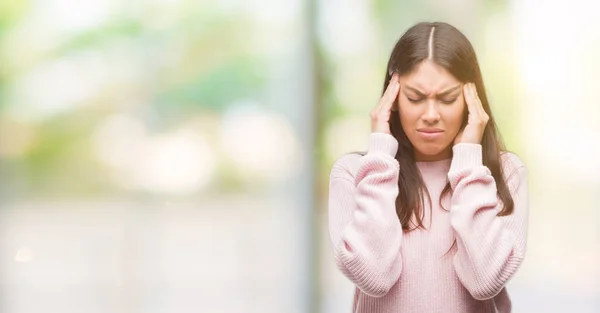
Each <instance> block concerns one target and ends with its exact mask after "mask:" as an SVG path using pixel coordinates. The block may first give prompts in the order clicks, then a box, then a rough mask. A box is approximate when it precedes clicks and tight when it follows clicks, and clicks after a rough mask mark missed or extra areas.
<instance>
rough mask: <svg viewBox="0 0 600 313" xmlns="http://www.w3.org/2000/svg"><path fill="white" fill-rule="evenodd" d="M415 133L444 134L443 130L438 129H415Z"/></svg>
mask: <svg viewBox="0 0 600 313" xmlns="http://www.w3.org/2000/svg"><path fill="white" fill-rule="evenodd" d="M417 131H418V132H420V133H426V134H434V133H442V132H444V130H443V129H440V128H419V129H417Z"/></svg>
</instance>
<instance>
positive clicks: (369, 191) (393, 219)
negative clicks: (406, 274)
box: [328, 133, 402, 297]
mask: <svg viewBox="0 0 600 313" xmlns="http://www.w3.org/2000/svg"><path fill="white" fill-rule="evenodd" d="M397 149H398V142H397V141H396V139H395V138H394V137H392V136H391V135H388V134H383V133H373V134H371V135H370V137H369V149H368V151H367V154H366V155H364V156H360V155H346V156H343V157H341V158H340V159H338V161H336V163H335V164H334V166H333V168H332V170H331V174H330V183H329V210H328V214H329V220H328V223H329V234H330V239H331V244H332V249H333V256H334V259H335V262H336V265H337V267H338V268H339V269H340V270H341V271H342V273H343V274H344V275H345V276H346V277H348V279H350V280H351V281H352V282H353V283H354V284H355V285H356V286H357V287H358V288H360V289H361V290H362V291H363V292H364V293H366V294H368V295H370V296H373V297H382V296H384V295H385V294H387V292H388V291H389V290H390V288H391V287H392V286H393V285H394V284H395V283H396V282H397V281H398V279H399V277H400V272H401V270H402V263H401V256H400V242H401V240H402V226H401V224H400V221H399V219H398V216H397V215H396V204H395V203H396V197H397V196H398V176H399V164H398V161H397V160H396V159H394V156H395V154H396V152H397Z"/></svg>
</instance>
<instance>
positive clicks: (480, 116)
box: [454, 83, 490, 145]
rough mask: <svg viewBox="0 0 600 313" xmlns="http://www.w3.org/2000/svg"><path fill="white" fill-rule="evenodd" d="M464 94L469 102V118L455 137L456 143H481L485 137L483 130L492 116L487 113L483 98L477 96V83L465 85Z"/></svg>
mask: <svg viewBox="0 0 600 313" xmlns="http://www.w3.org/2000/svg"><path fill="white" fill-rule="evenodd" d="M463 96H464V98H465V102H467V108H468V110H469V119H468V122H467V125H466V126H465V128H464V129H463V130H461V131H460V132H459V133H458V135H457V136H456V138H454V144H455V145H456V144H458V143H475V144H481V138H482V137H483V131H484V130H485V126H486V125H487V122H488V120H489V119H490V117H489V116H488V115H487V113H485V110H484V109H483V105H482V104H481V100H479V97H478V96H477V89H476V88H475V84H473V83H466V84H465V85H464V86H463Z"/></svg>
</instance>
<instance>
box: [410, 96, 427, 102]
mask: <svg viewBox="0 0 600 313" xmlns="http://www.w3.org/2000/svg"><path fill="white" fill-rule="evenodd" d="M406 99H408V101H410V102H412V103H420V102H423V100H424V99H425V98H418V99H413V98H410V97H406Z"/></svg>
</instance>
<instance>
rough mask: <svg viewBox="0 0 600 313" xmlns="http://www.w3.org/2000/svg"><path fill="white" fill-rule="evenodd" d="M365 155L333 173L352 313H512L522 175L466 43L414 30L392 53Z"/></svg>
mask: <svg viewBox="0 0 600 313" xmlns="http://www.w3.org/2000/svg"><path fill="white" fill-rule="evenodd" d="M371 125H372V133H371V134H370V137H369V144H368V150H367V152H366V153H364V154H356V153H355V154H346V155H344V156H342V157H340V158H339V159H338V160H337V161H336V162H335V164H334V165H333V168H332V170H331V174H330V186H329V188H330V190H329V231H330V238H331V244H332V249H333V254H334V257H335V261H336V265H337V266H338V268H339V269H340V270H341V272H342V273H343V274H344V275H345V276H346V277H348V279H350V280H351V281H352V282H353V283H354V285H355V286H356V292H355V296H354V304H353V312H365V313H367V312H369V313H371V312H377V313H380V312H381V313H388V312H399V313H412V312H415V313H417V312H418V313H424V312H444V313H448V312H461V313H467V312H473V313H475V312H477V313H483V312H510V311H511V302H510V299H509V297H508V294H507V291H506V288H505V285H506V283H507V282H508V281H509V279H510V278H511V277H512V276H513V275H514V274H515V272H516V271H517V269H518V268H519V267H520V265H521V263H522V261H523V258H524V255H525V246H526V241H527V224H528V191H527V181H526V175H527V174H526V168H525V166H524V164H523V163H522V162H521V160H520V159H519V158H518V157H517V156H516V155H515V154H512V153H509V152H506V151H504V147H503V144H502V142H501V139H500V136H499V134H498V130H497V129H496V124H495V122H494V118H493V117H492V112H491V110H490V105H489V103H488V99H487V96H486V93H485V88H484V85H483V80H482V75H481V71H480V68H479V64H478V62H477V57H476V55H475V52H474V50H473V47H472V45H471V43H470V42H469V41H468V39H467V38H466V37H465V36H464V35H463V34H462V33H461V32H460V31H458V30H457V29H456V28H454V27H453V26H451V25H448V24H445V23H419V24H417V25H415V26H413V27H411V28H410V29H409V30H408V31H407V32H406V33H405V34H404V35H403V36H402V37H401V38H400V40H399V41H398V43H397V44H396V46H395V47H394V49H393V51H392V54H391V56H390V59H389V62H388V68H387V69H386V77H385V82H384V93H383V96H382V98H381V100H380V101H379V104H378V105H377V106H376V107H375V108H374V109H373V110H372V111H371Z"/></svg>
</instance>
